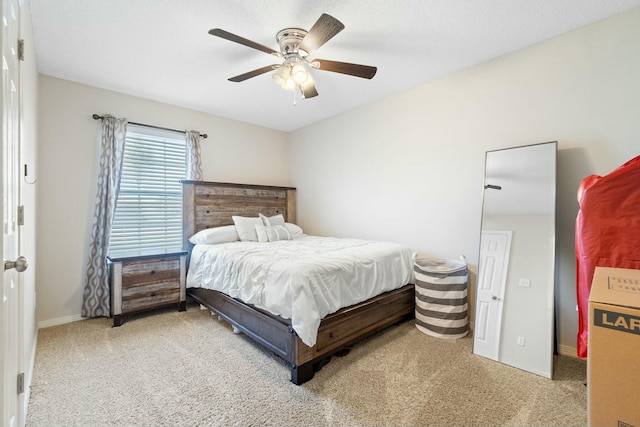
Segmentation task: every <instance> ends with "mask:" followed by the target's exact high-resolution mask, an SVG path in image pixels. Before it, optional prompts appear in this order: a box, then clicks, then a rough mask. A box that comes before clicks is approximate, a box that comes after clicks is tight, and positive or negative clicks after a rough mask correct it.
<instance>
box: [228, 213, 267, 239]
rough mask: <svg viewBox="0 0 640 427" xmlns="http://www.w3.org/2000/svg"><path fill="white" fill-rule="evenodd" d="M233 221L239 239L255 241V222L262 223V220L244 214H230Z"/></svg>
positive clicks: (256, 237) (256, 236)
mask: <svg viewBox="0 0 640 427" xmlns="http://www.w3.org/2000/svg"><path fill="white" fill-rule="evenodd" d="M231 218H232V219H233V223H234V224H235V225H236V231H237V232H238V236H239V237H240V240H242V241H243V242H257V241H258V235H257V234H256V227H255V226H256V224H257V225H262V220H261V219H260V218H259V217H255V218H254V217H246V216H235V215H234V216H232V217H231Z"/></svg>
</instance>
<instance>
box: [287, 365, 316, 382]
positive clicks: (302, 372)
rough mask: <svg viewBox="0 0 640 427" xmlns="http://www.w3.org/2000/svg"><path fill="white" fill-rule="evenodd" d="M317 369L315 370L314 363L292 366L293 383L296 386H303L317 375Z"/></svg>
mask: <svg viewBox="0 0 640 427" xmlns="http://www.w3.org/2000/svg"><path fill="white" fill-rule="evenodd" d="M315 372H316V371H315V369H313V363H303V364H302V365H299V366H296V365H293V366H291V382H292V383H294V384H295V385H301V384H303V383H306V382H307V381H309V380H310V379H311V378H313V374H315Z"/></svg>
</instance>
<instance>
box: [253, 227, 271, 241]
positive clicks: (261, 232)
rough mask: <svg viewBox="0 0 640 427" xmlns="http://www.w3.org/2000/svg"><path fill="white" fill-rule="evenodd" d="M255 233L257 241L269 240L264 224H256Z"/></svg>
mask: <svg viewBox="0 0 640 427" xmlns="http://www.w3.org/2000/svg"><path fill="white" fill-rule="evenodd" d="M255 228H256V235H257V236H258V242H261V243H264V242H268V241H269V236H267V227H266V226H265V225H260V224H256V225H255Z"/></svg>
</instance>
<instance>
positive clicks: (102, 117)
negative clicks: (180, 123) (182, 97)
mask: <svg viewBox="0 0 640 427" xmlns="http://www.w3.org/2000/svg"><path fill="white" fill-rule="evenodd" d="M91 117H93V120H102V119H104V116H101V115H99V114H94V115H92V116H91ZM128 123H131V124H132V125H138V126H145V127H148V128H154V129H162V130H169V131H171V132H180V133H185V131H183V130H177V129H170V128H163V127H161V126H154V125H147V124H144V123H136V122H128ZM200 136H201V137H202V138H207V134H206V133H201V134H200Z"/></svg>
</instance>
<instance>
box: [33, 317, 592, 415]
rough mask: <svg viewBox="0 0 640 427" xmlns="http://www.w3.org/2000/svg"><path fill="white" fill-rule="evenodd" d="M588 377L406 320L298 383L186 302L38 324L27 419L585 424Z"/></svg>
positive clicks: (566, 363)
mask: <svg viewBox="0 0 640 427" xmlns="http://www.w3.org/2000/svg"><path fill="white" fill-rule="evenodd" d="M585 378H586V365H585V363H584V361H581V360H577V359H573V358H570V357H563V356H560V357H558V358H557V359H556V364H555V372H554V380H553V381H551V380H547V379H544V378H541V377H538V376H536V375H533V374H529V373H527V372H523V371H520V370H518V369H514V368H511V367H508V366H504V365H502V364H500V363H496V362H493V361H490V360H487V359H484V358H482V357H479V356H475V355H473V354H472V352H471V339H470V338H464V339H460V340H453V341H450V340H442V339H438V338H433V337H429V336H427V335H425V334H423V333H421V332H420V331H418V330H417V329H416V328H415V326H413V321H409V322H405V323H403V324H401V325H400V326H396V327H392V328H390V329H387V330H386V331H384V332H382V333H380V334H378V335H376V336H374V337H372V338H369V339H368V340H366V341H364V342H362V343H361V344H359V345H357V346H355V347H354V348H353V350H352V351H351V353H350V354H348V355H347V356H345V357H334V358H333V359H332V361H331V363H329V364H328V365H326V366H325V367H324V368H323V369H322V370H321V371H320V372H317V373H316V375H315V377H314V378H313V379H312V380H311V381H309V382H307V383H305V384H303V385H302V386H296V385H293V384H292V383H291V382H289V369H288V368H287V367H286V366H285V364H284V362H283V361H282V360H281V359H279V358H278V357H276V356H273V355H271V354H270V353H268V352H266V351H264V350H262V349H261V348H260V347H258V346H257V345H255V344H253V343H252V342H251V341H250V340H249V339H247V338H246V337H245V336H243V335H234V334H233V333H232V331H231V328H230V327H229V326H228V325H227V324H226V323H224V322H220V321H218V320H217V319H216V318H215V317H212V316H210V315H209V312H208V311H206V310H200V309H199V307H198V306H189V309H188V311H187V312H183V313H178V312H177V311H173V310H171V311H162V312H156V314H153V315H151V314H150V315H145V316H140V317H136V318H134V319H132V320H129V321H128V322H126V323H125V324H124V325H123V326H121V327H119V328H112V327H111V323H110V321H109V319H104V318H103V319H92V320H85V321H80V322H75V323H71V324H66V325H61V326H56V327H52V328H47V329H42V330H40V332H39V335H38V347H37V353H36V364H35V372H34V377H33V383H32V388H31V398H30V402H29V411H28V415H27V425H28V426H31V427H35V426H47V427H52V426H87V427H89V426H431V425H441V426H445V425H459V426H472V425H491V426H525V425H526V426H533V425H540V426H553V425H556V426H570V425H586V423H587V417H586V388H585V387H584V385H583V383H584V382H585Z"/></svg>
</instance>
